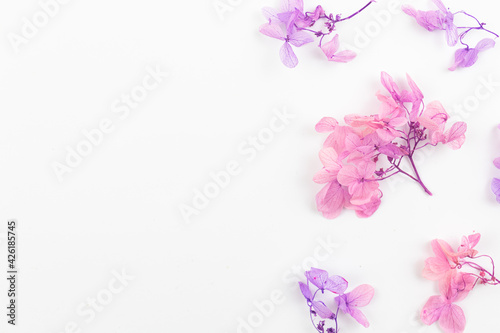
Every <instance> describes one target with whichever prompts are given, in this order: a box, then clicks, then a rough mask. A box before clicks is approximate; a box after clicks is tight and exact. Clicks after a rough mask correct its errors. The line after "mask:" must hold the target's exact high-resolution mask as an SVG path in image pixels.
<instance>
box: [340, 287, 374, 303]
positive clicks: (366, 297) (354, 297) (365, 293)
mask: <svg viewBox="0 0 500 333" xmlns="http://www.w3.org/2000/svg"><path fill="white" fill-rule="evenodd" d="M374 294H375V289H373V287H372V286H370V285H368V284H362V285H360V286H358V287H356V288H354V289H353V291H351V292H350V293H348V294H346V295H347V304H348V305H349V306H356V307H363V306H366V305H368V304H370V302H371V300H372V298H373V295H374Z"/></svg>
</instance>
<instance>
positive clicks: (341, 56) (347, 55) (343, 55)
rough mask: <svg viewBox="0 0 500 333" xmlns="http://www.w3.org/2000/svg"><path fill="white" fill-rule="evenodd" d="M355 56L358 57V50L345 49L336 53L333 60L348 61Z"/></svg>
mask: <svg viewBox="0 0 500 333" xmlns="http://www.w3.org/2000/svg"><path fill="white" fill-rule="evenodd" d="M354 58H356V52H354V51H350V50H345V51H340V52H339V53H337V54H335V55H334V56H333V58H332V59H331V60H332V61H336V62H343V63H346V62H349V61H351V60H352V59H354Z"/></svg>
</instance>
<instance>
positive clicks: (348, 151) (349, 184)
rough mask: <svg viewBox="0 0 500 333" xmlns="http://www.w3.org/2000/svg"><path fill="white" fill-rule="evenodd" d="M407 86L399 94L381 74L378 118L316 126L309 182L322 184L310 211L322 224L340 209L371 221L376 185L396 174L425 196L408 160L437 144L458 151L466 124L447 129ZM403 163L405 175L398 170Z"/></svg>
mask: <svg viewBox="0 0 500 333" xmlns="http://www.w3.org/2000/svg"><path fill="white" fill-rule="evenodd" d="M407 81H408V87H409V89H401V88H400V87H399V85H398V84H396V82H395V81H394V80H393V78H392V77H391V76H390V75H388V74H387V73H384V72H383V73H382V74H381V82H382V86H383V87H384V88H385V89H386V90H387V92H388V93H389V95H384V94H382V93H377V99H378V100H379V102H380V108H379V113H378V114H372V115H359V114H351V115H347V116H345V117H344V121H345V123H346V125H340V124H339V122H338V121H337V120H336V119H334V118H331V117H324V118H322V119H321V120H320V121H319V122H318V124H317V125H316V130H317V131H318V132H320V133H329V135H328V137H327V138H326V140H325V142H324V144H323V149H322V150H321V152H320V160H321V162H322V164H323V168H322V169H321V170H320V171H319V172H318V173H317V174H316V175H315V176H314V181H315V182H316V183H319V184H325V185H324V187H323V189H322V190H321V191H320V192H319V193H318V195H317V196H316V205H317V208H318V210H319V211H320V212H321V213H322V214H323V216H325V217H326V218H330V219H332V218H336V217H338V216H339V215H340V213H341V212H342V210H343V209H344V208H345V209H350V210H354V211H355V212H356V214H357V215H358V216H359V217H369V216H371V215H372V214H374V213H375V212H376V211H377V209H378V208H379V207H380V204H381V198H382V192H381V190H380V182H382V181H383V180H386V179H388V178H390V177H392V176H395V175H397V174H402V175H405V176H407V177H409V178H411V179H412V180H414V181H416V182H417V183H418V184H420V186H422V188H423V189H424V190H425V192H427V193H428V194H431V192H430V191H429V190H428V189H427V187H426V186H425V185H424V183H423V181H422V179H421V178H420V175H419V173H418V171H417V168H416V165H415V163H414V160H413V156H414V154H415V153H416V152H417V151H418V150H420V149H423V148H425V147H431V146H436V145H438V144H446V145H448V146H449V147H451V148H452V149H458V148H460V147H461V146H462V145H463V143H464V141H465V131H466V129H467V126H466V124H465V123H464V122H457V123H454V124H452V125H451V127H449V128H447V123H448V119H449V116H448V114H447V113H446V111H445V110H444V107H443V106H442V105H441V103H439V102H437V101H436V102H431V103H429V104H428V105H425V104H424V103H423V98H424V95H423V93H422V91H421V90H420V89H419V88H418V86H417V85H416V84H415V82H414V81H413V80H412V79H411V78H410V77H409V76H407ZM405 159H406V160H407V161H408V162H409V165H411V167H412V170H411V171H407V170H404V169H403V167H402V161H403V160H405ZM499 183H500V181H499ZM499 193H500V185H499Z"/></svg>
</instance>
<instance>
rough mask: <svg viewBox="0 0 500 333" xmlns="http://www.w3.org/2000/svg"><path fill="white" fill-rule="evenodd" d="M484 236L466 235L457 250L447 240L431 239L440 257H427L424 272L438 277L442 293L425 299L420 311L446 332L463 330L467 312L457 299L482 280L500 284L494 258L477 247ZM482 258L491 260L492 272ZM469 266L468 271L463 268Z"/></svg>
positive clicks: (423, 318)
mask: <svg viewBox="0 0 500 333" xmlns="http://www.w3.org/2000/svg"><path fill="white" fill-rule="evenodd" d="M480 238H481V235H480V234H472V235H469V236H464V237H462V242H461V244H460V246H459V247H458V250H457V251H456V252H455V251H453V250H452V248H451V246H450V245H449V244H448V243H447V242H445V241H443V240H438V239H435V240H433V241H432V242H431V244H432V250H433V251H434V254H435V255H436V257H431V258H428V259H427V260H426V261H425V268H424V271H423V275H424V277H425V278H427V279H430V280H434V281H438V283H439V291H440V295H437V296H431V297H430V298H429V299H428V300H427V302H426V303H425V305H424V307H423V309H422V312H421V314H420V318H421V320H422V322H423V323H424V324H426V325H432V324H433V323H435V322H438V323H439V326H440V327H441V329H442V330H443V331H444V332H446V333H461V332H463V331H464V329H465V323H466V320H465V314H464V312H463V310H462V308H461V307H460V306H458V305H456V304H455V303H457V302H460V301H462V300H463V299H465V298H466V297H467V295H468V294H469V292H470V291H472V289H474V287H475V286H476V285H477V284H478V283H479V284H485V285H497V284H500V280H498V279H497V278H496V277H495V263H494V262H493V259H492V258H491V257H490V256H487V255H481V256H478V255H477V254H478V251H477V250H475V249H474V247H475V246H476V245H477V244H478V242H479V240H480ZM481 258H487V259H488V260H489V261H490V262H491V265H492V268H491V272H490V271H488V270H487V269H486V268H484V267H482V266H480V265H479V264H478V263H477V262H475V261H476V260H477V259H481ZM465 267H467V268H468V271H467V272H462V271H461V270H462V268H465ZM471 271H473V272H471Z"/></svg>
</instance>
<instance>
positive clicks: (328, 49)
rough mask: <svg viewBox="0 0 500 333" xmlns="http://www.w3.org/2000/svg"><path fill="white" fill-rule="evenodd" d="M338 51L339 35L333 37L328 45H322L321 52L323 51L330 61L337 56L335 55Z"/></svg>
mask: <svg viewBox="0 0 500 333" xmlns="http://www.w3.org/2000/svg"><path fill="white" fill-rule="evenodd" d="M338 49H339V35H338V34H337V35H335V36H333V38H332V40H331V41H329V42H327V43H323V44H322V45H321V50H323V53H324V54H325V55H326V57H327V58H328V60H331V59H332V57H333V56H334V55H335V53H336V52H337V51H338Z"/></svg>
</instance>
